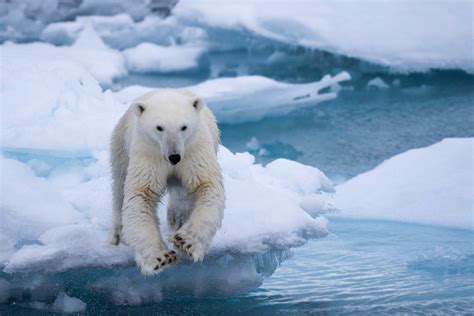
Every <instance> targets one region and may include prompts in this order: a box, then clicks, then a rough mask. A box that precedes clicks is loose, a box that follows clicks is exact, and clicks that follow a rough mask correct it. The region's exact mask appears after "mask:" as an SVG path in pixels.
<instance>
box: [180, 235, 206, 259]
mask: <svg viewBox="0 0 474 316" xmlns="http://www.w3.org/2000/svg"><path fill="white" fill-rule="evenodd" d="M171 242H172V243H173V244H174V246H175V247H176V248H177V249H179V250H181V251H182V252H184V253H185V254H187V255H188V256H190V257H192V258H193V260H194V262H198V261H202V260H203V259H204V254H205V252H206V251H205V249H204V247H203V246H202V245H201V242H200V241H199V239H198V238H196V237H194V236H193V235H192V234H189V233H186V232H178V233H176V234H174V235H173V236H172V237H171Z"/></svg>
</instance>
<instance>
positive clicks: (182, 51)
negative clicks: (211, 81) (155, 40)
mask: <svg viewBox="0 0 474 316" xmlns="http://www.w3.org/2000/svg"><path fill="white" fill-rule="evenodd" d="M203 52H204V49H203V48H202V47H197V46H159V45H156V44H152V43H141V44H140V45H138V46H136V47H134V48H129V49H126V50H124V51H123V55H124V57H125V60H126V64H127V68H128V70H129V71H130V72H136V73H153V72H161V73H170V72H182V71H186V70H188V71H189V70H195V69H196V68H198V67H199V59H200V58H201V56H202V54H203Z"/></svg>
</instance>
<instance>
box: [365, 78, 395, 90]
mask: <svg viewBox="0 0 474 316" xmlns="http://www.w3.org/2000/svg"><path fill="white" fill-rule="evenodd" d="M367 88H373V89H380V90H385V89H388V88H390V86H389V85H388V84H386V83H385V81H383V79H382V78H380V77H376V78H374V79H371V80H369V82H367Z"/></svg>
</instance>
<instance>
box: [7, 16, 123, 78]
mask: <svg viewBox="0 0 474 316" xmlns="http://www.w3.org/2000/svg"><path fill="white" fill-rule="evenodd" d="M1 50H2V54H3V58H4V61H5V63H4V64H5V66H8V64H9V63H10V62H19V61H20V60H19V59H20V57H22V60H21V62H23V63H24V64H25V65H30V66H38V67H41V66H42V65H40V63H41V62H43V61H47V62H48V63H51V62H52V61H54V60H57V61H63V60H67V61H71V62H74V63H78V64H80V65H81V66H83V67H84V68H85V69H86V70H87V72H88V73H90V74H91V75H92V76H93V77H94V78H95V79H96V80H98V81H99V83H101V84H103V85H106V86H109V85H111V84H112V82H113V80H114V79H115V78H118V77H121V76H124V75H126V74H127V70H126V68H125V64H124V59H123V57H122V55H121V54H120V53H119V52H118V51H115V50H112V49H110V48H108V47H107V46H106V45H105V44H104V43H103V41H102V39H101V38H100V37H99V36H98V35H97V34H96V33H95V31H94V29H93V28H92V26H90V25H88V26H87V27H85V28H84V30H83V31H82V32H81V33H80V35H79V37H78V38H77V40H76V41H75V43H74V44H73V45H72V46H54V45H51V44H46V43H39V42H36V43H29V44H14V43H11V42H7V43H6V44H4V45H2V48H1ZM32 51H34V54H31V52H32Z"/></svg>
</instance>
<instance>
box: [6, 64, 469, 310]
mask: <svg viewBox="0 0 474 316" xmlns="http://www.w3.org/2000/svg"><path fill="white" fill-rule="evenodd" d="M211 57H212V56H211ZM237 57H239V55H237ZM234 58H236V56H233V55H232V56H218V58H217V57H215V59H216V60H218V61H219V62H220V63H221V64H223V65H224V66H223V68H226V67H227V68H229V67H230V68H232V69H234V68H235V69H240V68H242V67H234V66H232V64H231V63H226V62H225V61H226V60H230V59H234ZM229 65H230V66H229ZM251 66H252V65H250V66H249V65H247V72H249V73H251V74H263V75H267V76H269V77H272V78H274V79H279V80H285V81H288V82H299V81H311V80H317V79H319V78H320V75H321V73H319V72H317V71H315V73H308V70H305V69H304V68H295V67H290V68H291V69H290V68H278V69H275V68H274V69H271V67H270V68H269V67H263V68H262V67H260V68H259V67H256V66H254V67H253V68H252V67H251ZM244 68H245V67H244ZM232 69H230V70H232ZM230 70H229V69H226V70H225V71H223V73H222V74H223V75H226V74H227V75H235V74H238V72H237V71H235V72H234V73H232V71H230ZM291 71H293V72H291ZM323 73H324V72H323ZM379 75H380V76H382V77H384V79H385V80H386V81H387V82H389V83H390V82H392V80H395V79H400V78H401V86H400V87H393V86H392V87H391V88H390V89H388V90H384V91H378V90H371V89H367V88H366V87H365V83H366V82H367V79H370V78H373V77H376V76H379ZM206 76H207V75H204V76H196V74H193V75H189V76H176V77H173V76H161V77H159V76H153V75H150V76H135V75H131V76H130V77H128V78H127V79H125V80H124V81H123V82H122V83H121V85H128V84H152V83H154V84H157V85H158V84H159V85H166V86H186V85H190V84H194V83H197V82H199V81H202V80H204V79H206V78H207V77H206ZM118 85H120V84H118ZM349 85H350V86H352V88H351V89H349V88H347V89H345V90H343V91H342V92H341V93H340V95H339V97H338V98H337V99H335V100H332V101H329V102H325V103H321V104H317V105H315V106H314V107H312V108H306V109H302V110H297V111H295V112H293V113H290V114H289V115H287V116H284V117H270V118H265V119H263V120H261V121H259V122H253V123H242V124H227V125H221V126H220V128H221V131H222V142H223V144H224V145H225V146H226V147H228V148H229V149H231V150H232V151H250V152H252V153H253V154H254V155H255V156H256V159H257V161H258V162H261V163H266V162H268V161H271V160H273V159H276V158H279V157H284V158H288V159H293V160H297V161H300V162H302V163H305V164H309V165H312V166H316V167H318V168H319V169H321V170H322V171H323V172H325V173H326V174H327V175H328V176H329V177H330V178H331V179H332V180H333V181H334V182H335V183H340V182H343V181H345V180H347V179H349V178H351V177H353V176H355V175H357V174H360V173H362V172H365V171H368V170H370V169H372V168H374V167H375V166H376V165H378V164H379V163H381V162H382V161H383V160H385V159H388V158H390V157H392V156H394V155H396V154H399V153H402V152H404V151H406V150H409V149H412V148H417V147H423V146H429V145H431V144H433V143H435V142H438V141H440V140H442V139H443V138H446V137H473V136H474V90H473V88H472V87H473V86H474V77H473V76H468V75H463V74H459V73H457V72H454V73H453V72H440V73H434V74H425V75H411V76H401V75H394V74H386V73H370V74H364V75H359V76H354V80H352V81H351V82H350V84H349ZM235 106H239V104H238V103H236V104H235ZM252 138H255V139H256V140H257V141H258V143H259V145H260V146H259V147H258V148H254V147H253V146H250V147H249V146H248V145H247V144H248V143H249V142H250V141H251V140H252ZM30 154H31V153H30ZM34 154H35V155H36V156H38V155H39V156H41V155H43V154H44V153H41V152H38V153H34ZM6 155H9V156H13V157H15V158H16V159H19V160H27V159H29V156H24V155H25V154H24V153H21V152H14V151H8V150H7V151H6ZM44 155H46V156H47V153H46V154H44ZM81 157H82V156H80V155H73V156H72V157H69V156H68V155H67V153H66V154H64V155H62V156H61V157H56V158H54V159H55V160H54V161H51V163H52V164H64V165H65V166H66V167H67V166H69V165H68V164H72V165H74V164H87V163H88V162H89V161H88V159H89V158H88V156H87V154H85V158H81ZM45 159H46V158H45ZM48 159H53V158H48ZM446 211H447V212H449V211H450V210H446ZM329 229H330V235H329V236H328V237H327V238H326V239H321V240H312V241H309V242H308V244H306V245H305V246H303V247H300V248H297V249H294V250H293V253H292V256H291V257H290V258H288V259H286V260H285V261H283V263H282V264H281V266H280V267H279V268H278V269H277V270H276V272H275V273H274V274H273V275H272V276H270V277H268V278H267V279H265V281H264V282H263V284H262V285H261V286H260V287H259V288H257V289H254V290H252V291H250V292H248V293H245V294H239V295H228V294H223V293H222V294H221V295H216V296H212V297H207V296H206V297H202V296H181V295H173V294H170V295H165V296H164V297H163V298H162V300H161V301H160V302H159V303H148V304H142V305H139V306H118V305H115V304H113V303H112V302H111V301H110V300H109V299H108V298H107V297H104V296H92V295H90V291H88V289H87V288H85V287H84V288H82V287H81V286H82V284H83V282H86V281H87V280H84V279H77V278H74V277H71V278H70V279H69V280H67V282H65V283H64V284H65V289H64V290H65V291H66V292H67V293H68V294H69V295H72V296H74V297H77V298H80V299H81V300H83V301H84V302H85V303H87V311H86V313H87V314H91V315H97V314H124V315H125V314H163V315H171V314H180V315H183V314H184V315H191V314H211V315H212V314H214V315H221V314H226V315H227V314H248V315H262V314H263V315H275V314H280V315H287V314H294V315H301V314H323V315H324V314H378V315H384V314H395V313H400V314H474V232H472V231H466V230H457V229H448V228H438V227H429V226H423V225H412V224H403V223H394V222H388V221H367V220H347V219H343V218H339V217H334V218H330V220H329ZM98 273H99V274H100V272H98ZM64 277H65V278H67V277H68V276H67V275H65V276H64ZM189 278H193V275H189ZM84 284H85V283H84ZM25 301H28V298H25ZM10 313H22V314H37V313H38V311H37V310H34V309H31V308H29V307H27V306H26V305H25V304H18V303H16V302H14V301H9V302H8V303H7V304H1V305H0V314H2V315H3V314H10Z"/></svg>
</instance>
